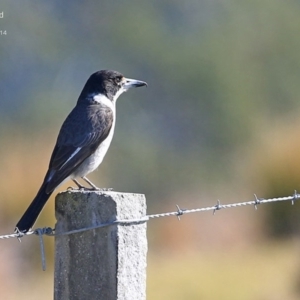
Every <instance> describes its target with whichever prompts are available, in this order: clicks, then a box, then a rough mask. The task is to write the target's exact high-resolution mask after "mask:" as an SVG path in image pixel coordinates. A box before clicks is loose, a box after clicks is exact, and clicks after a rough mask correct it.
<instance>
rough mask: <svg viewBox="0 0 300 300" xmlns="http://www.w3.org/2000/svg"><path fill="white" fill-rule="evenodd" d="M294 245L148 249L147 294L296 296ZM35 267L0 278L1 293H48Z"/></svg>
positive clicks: (275, 299)
mask: <svg viewBox="0 0 300 300" xmlns="http://www.w3.org/2000/svg"><path fill="white" fill-rule="evenodd" d="M299 247H300V245H299V243H298V242H291V241H290V242H288V243H285V244H282V243H281V244H278V243H268V244H261V245H259V246H255V247H253V248H251V249H249V248H245V249H242V250H241V249H239V250H236V251H234V250H233V251H232V250H231V251H224V252H222V250H220V251H215V250H213V251H199V252H187V251H183V252H182V253H180V254H178V253H177V254H176V255H168V254H167V253H164V254H161V255H158V254H157V253H153V252H152V251H150V253H149V256H148V269H147V299H148V300H165V299H172V300H182V299H189V300H194V299H195V300H196V299H197V300H199V299H205V300H217V299H231V300H241V299H243V300H271V299H272V300H282V299H285V300H296V299H299V297H300V295H299V288H297V286H299V281H300V272H299V265H300V260H299V256H298V252H299ZM150 248H151V245H150ZM39 273H40V275H39V276H34V277H32V278H31V279H29V278H27V281H26V284H22V283H20V282H16V281H15V282H14V281H10V282H8V283H7V284H2V285H1V299H8V300H19V299H23V300H39V299H44V300H48V299H49V300H50V299H53V278H52V270H51V267H50V268H49V269H48V270H47V271H46V272H42V271H41V270H40V271H39ZM6 279H7V278H6ZM2 282H3V283H5V280H2Z"/></svg>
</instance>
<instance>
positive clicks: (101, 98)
mask: <svg viewBox="0 0 300 300" xmlns="http://www.w3.org/2000/svg"><path fill="white" fill-rule="evenodd" d="M93 100H94V101H96V102H98V103H100V104H103V105H105V106H108V107H109V108H111V109H112V110H113V111H114V110H115V101H113V102H114V103H113V102H112V101H110V100H109V99H108V98H107V97H106V96H105V95H103V94H98V95H95V96H93Z"/></svg>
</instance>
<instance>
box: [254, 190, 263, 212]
mask: <svg viewBox="0 0 300 300" xmlns="http://www.w3.org/2000/svg"><path fill="white" fill-rule="evenodd" d="M254 197H255V202H254V208H255V210H257V205H258V204H260V203H261V200H264V198H261V199H259V198H257V196H256V194H254Z"/></svg>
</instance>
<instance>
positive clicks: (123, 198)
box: [54, 190, 147, 300]
mask: <svg viewBox="0 0 300 300" xmlns="http://www.w3.org/2000/svg"><path fill="white" fill-rule="evenodd" d="M55 210H56V219H57V223H56V227H55V231H56V233H57V234H58V235H57V236H56V237H55V272H54V276H55V277H54V299H55V300H66V299H68V300H77V299H78V300H85V299H87V300H89V299H93V300H127V299H128V300H129V299H130V300H132V299H134V300H145V299H146V255H147V239H146V223H140V224H126V225H113V226H108V227H103V228H98V229H93V230H86V231H83V232H80V233H75V234H68V235H59V234H60V233H63V232H67V231H70V230H77V229H81V228H87V227H92V226H96V225H99V224H103V223H109V222H113V221H115V220H124V219H139V218H142V217H144V216H145V215H146V199H145V197H144V195H141V194H129V193H118V192H112V191H108V192H102V191H99V192H98V191H81V190H80V191H76V190H74V191H67V192H63V193H60V194H58V195H57V197H56V202H55Z"/></svg>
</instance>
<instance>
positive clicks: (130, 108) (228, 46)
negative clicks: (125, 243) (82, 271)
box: [0, 0, 300, 300]
mask: <svg viewBox="0 0 300 300" xmlns="http://www.w3.org/2000/svg"><path fill="white" fill-rule="evenodd" d="M1 11H3V12H4V18H3V19H0V31H1V30H2V31H4V30H6V32H7V35H0V95H1V97H0V154H1V155H0V189H1V195H0V226H1V227H0V228H1V230H0V231H1V233H0V234H7V233H11V232H12V231H13V229H14V226H15V224H16V222H17V221H18V219H19V217H20V216H21V214H22V213H23V212H24V210H25V209H26V208H27V206H28V204H29V203H30V201H31V200H32V199H33V197H34V196H35V194H36V192H37V190H38V188H39V186H40V184H41V182H42V180H43V177H44V175H45V172H46V169H47V165H48V162H49V158H50V155H51V152H52V149H53V146H54V143H55V139H56V136H57V133H58V130H59V128H60V126H61V124H62V122H63V120H64V118H65V117H66V116H67V114H68V113H69V112H70V110H71V109H72V108H73V107H74V105H75V103H76V101H77V97H78V95H79V93H80V92H81V89H82V87H83V85H84V83H85V82H86V80H87V78H88V77H89V76H90V74H92V73H93V72H95V71H97V70H100V69H115V70H118V71H120V72H122V73H123V74H124V75H125V76H128V77H130V78H136V79H140V80H144V81H147V82H148V85H149V87H148V88H147V89H138V90H135V91H131V92H128V93H127V94H125V95H123V96H122V97H121V98H120V99H119V100H118V104H117V106H118V108H117V125H116V132H115V137H114V140H113V143H112V146H111V148H110V151H109V152H108V154H107V156H106V158H105V161H104V162H103V164H102V165H101V166H100V168H99V169H98V170H97V171H95V172H94V173H93V174H92V175H91V176H89V178H91V179H92V181H93V182H95V183H97V185H98V186H101V187H113V188H114V189H115V190H117V191H124V192H138V193H144V194H145V195H146V198H147V204H148V213H158V212H165V211H174V210H175V205H176V204H179V205H180V206H181V207H182V208H197V207H204V206H207V205H208V206H212V205H214V204H215V203H216V200H217V199H220V200H221V203H232V202H240V201H249V200H253V199H254V197H253V194H254V193H256V194H257V195H258V196H259V197H265V198H268V197H279V196H289V195H292V194H293V191H294V190H297V189H298V190H300V157H299V153H300V141H299V138H298V136H299V131H300V120H299V117H298V116H299V113H300V102H299V98H300V84H299V78H300V37H299V32H300V1H299V0H288V1H279V0H259V1H258V0H253V1H243V0H239V1H236V0H227V1H219V0H201V1H199V0H186V1H179V0H172V1H171V0H152V1H145V0H140V1H137V0H127V1H91V0H90V1H89V0H87V1H78V0H73V1H65V2H63V1H58V0H53V1H46V0H39V1H37V0H14V1H11V0H2V1H1V3H0V12H1ZM67 186H68V185H66V186H65V187H67ZM62 189H63V188H62ZM62 189H60V190H62ZM53 198H54V197H52V198H51V200H50V201H49V203H48V204H47V205H46V207H45V209H44V211H43V213H42V214H41V216H40V218H39V220H38V222H37V223H36V227H44V226H51V227H53V226H54V223H55V218H54V209H53V207H54V199H53ZM299 212H300V209H299V203H297V202H296V203H295V206H293V207H292V206H291V205H290V203H283V204H279V203H275V204H270V205H265V206H259V208H258V211H255V210H254V209H253V208H252V207H246V208H240V209H235V210H226V211H221V212H218V213H217V214H216V215H215V216H214V217H213V216H212V215H211V214H209V213H202V214H195V215H186V216H183V217H182V219H181V222H178V221H177V219H176V218H173V219H172V218H171V219H169V218H165V219H159V220H154V221H151V222H149V223H148V238H149V257H148V270H147V271H148V273H147V276H148V278H147V280H148V281H147V299H149V300H152V299H158V300H160V299H174V300H177V299H206V300H207V299H208V300H210V299H211V300H214V299H233V300H234V299H239V300H240V299H246V300H247V299H249V300H252V299H259V300H260V299H262V300H265V299H272V300H274V299H275V300H276V299H290V300H293V299H299V297H300V259H299V258H298V257H299V256H298V253H297V252H298V249H299V247H300V243H299V237H298V236H299V231H300V224H299V223H300V221H299ZM45 242H46V244H47V264H48V266H47V271H46V272H42V271H41V267H40V250H39V244H38V239H37V238H35V237H27V238H24V239H22V243H21V244H20V243H19V242H18V241H17V240H7V241H1V247H0V249H1V250H0V263H1V268H0V279H1V283H2V284H1V286H0V298H1V299H21V298H22V299H31V300H32V299H52V297H53V296H52V293H53V278H52V277H53V243H54V240H53V239H52V238H45ZM41 295H42V296H41Z"/></svg>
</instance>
